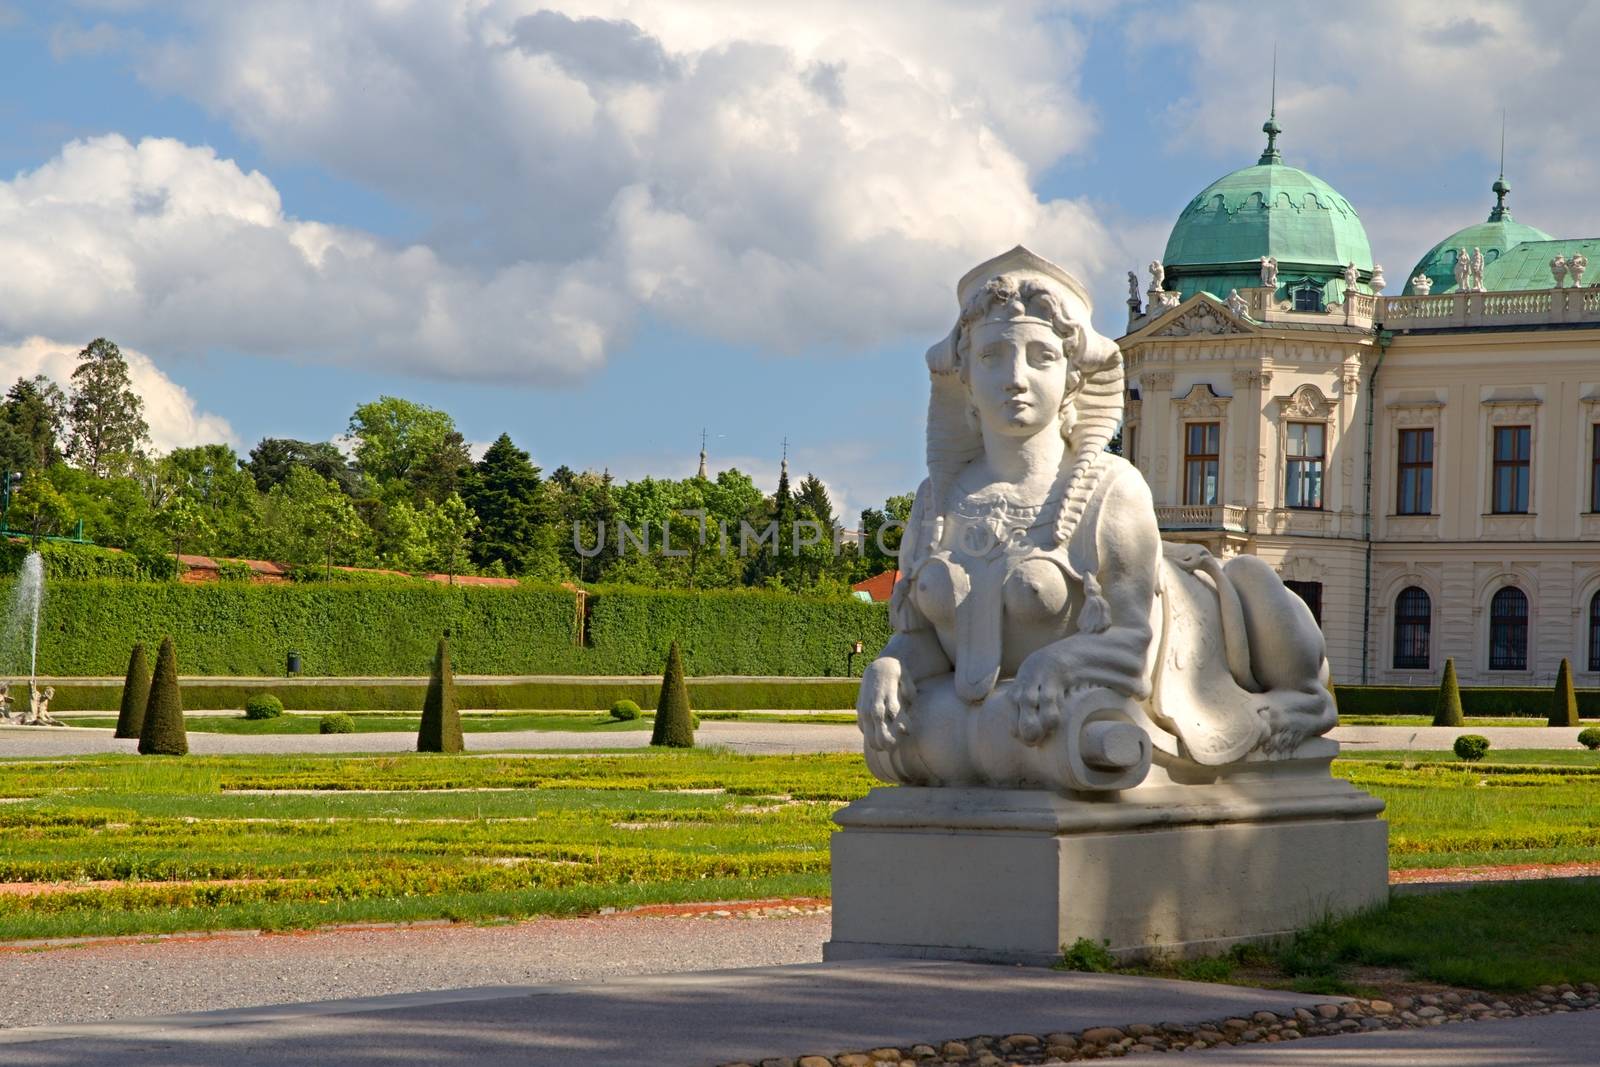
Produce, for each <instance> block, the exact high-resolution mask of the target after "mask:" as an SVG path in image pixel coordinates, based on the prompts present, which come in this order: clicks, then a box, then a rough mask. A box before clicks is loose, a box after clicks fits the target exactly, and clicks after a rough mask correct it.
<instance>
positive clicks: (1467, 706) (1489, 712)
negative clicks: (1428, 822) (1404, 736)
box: [1334, 685, 1600, 720]
mask: <svg viewBox="0 0 1600 1067" xmlns="http://www.w3.org/2000/svg"><path fill="white" fill-rule="evenodd" d="M1334 688H1335V690H1336V696H1337V698H1338V703H1339V714H1340V715H1424V716H1428V717H1432V715H1433V704H1434V701H1435V700H1436V699H1437V698H1438V695H1439V689H1438V687H1437V686H1399V685H1340V686H1335V687H1334ZM1550 693H1551V687H1550V686H1544V685H1541V686H1489V687H1484V688H1477V689H1474V688H1468V687H1466V686H1463V687H1462V689H1461V710H1462V713H1463V714H1465V715H1482V716H1493V717H1496V718H1528V719H1541V720H1542V719H1548V718H1549V715H1550ZM1577 693H1578V714H1579V716H1581V717H1582V718H1585V719H1600V689H1579V690H1578V691H1577Z"/></svg>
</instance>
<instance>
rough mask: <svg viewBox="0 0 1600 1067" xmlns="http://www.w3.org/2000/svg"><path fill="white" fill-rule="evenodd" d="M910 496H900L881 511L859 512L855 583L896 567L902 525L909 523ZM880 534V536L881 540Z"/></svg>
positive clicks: (886, 503)
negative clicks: (858, 542)
mask: <svg viewBox="0 0 1600 1067" xmlns="http://www.w3.org/2000/svg"><path fill="white" fill-rule="evenodd" d="M913 499H914V498H913V496H912V494H910V493H903V494H901V495H899V496H892V497H890V498H889V499H888V500H885V501H884V502H883V508H882V510H879V509H878V508H865V509H863V510H862V512H861V571H862V573H860V574H859V576H858V578H857V580H858V581H859V580H861V579H863V578H870V577H872V576H873V575H874V574H882V573H883V572H884V571H887V570H892V569H893V568H895V567H897V566H898V565H899V555H900V542H901V540H902V539H903V538H904V537H905V532H906V531H905V524H906V523H908V522H910V521H911V504H912V501H913ZM880 533H881V536H880Z"/></svg>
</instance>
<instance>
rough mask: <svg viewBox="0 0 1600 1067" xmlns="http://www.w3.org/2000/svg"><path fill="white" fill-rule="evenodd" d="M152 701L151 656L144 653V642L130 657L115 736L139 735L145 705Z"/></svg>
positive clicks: (124, 679)
mask: <svg viewBox="0 0 1600 1067" xmlns="http://www.w3.org/2000/svg"><path fill="white" fill-rule="evenodd" d="M148 703H150V658H149V657H148V656H146V655H145V654H144V642H142V641H141V642H139V643H137V644H135V645H134V646H133V654H132V655H130V656H129V657H128V673H127V676H126V677H124V678H123V680H122V706H121V708H120V709H119V710H118V712H117V730H116V733H115V734H113V735H112V736H113V737H138V736H139V733H140V730H141V728H142V727H143V726H144V709H145V705H146V704H148Z"/></svg>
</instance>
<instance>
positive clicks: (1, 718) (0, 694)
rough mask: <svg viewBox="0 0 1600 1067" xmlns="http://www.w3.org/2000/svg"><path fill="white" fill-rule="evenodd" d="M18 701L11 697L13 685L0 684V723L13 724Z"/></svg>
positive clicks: (7, 683) (8, 683)
mask: <svg viewBox="0 0 1600 1067" xmlns="http://www.w3.org/2000/svg"><path fill="white" fill-rule="evenodd" d="M15 705H16V701H14V700H13V699H12V697H11V683H10V682H0V722H11V721H13V720H12V715H11V712H12V709H13V708H14V707H15Z"/></svg>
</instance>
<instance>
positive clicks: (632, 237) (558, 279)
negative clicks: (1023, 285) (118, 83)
mask: <svg viewBox="0 0 1600 1067" xmlns="http://www.w3.org/2000/svg"><path fill="white" fill-rule="evenodd" d="M185 10H186V12H187V17H188V18H189V19H190V20H191V21H190V23H189V24H188V25H187V26H186V27H185V29H184V30H183V31H182V32H181V33H180V34H178V35H176V36H173V37H170V38H168V39H167V40H165V41H161V42H155V43H147V44H145V45H141V46H137V47H135V48H134V51H133V55H134V56H135V62H136V64H137V67H138V69H139V70H140V71H141V76H142V77H144V78H145V79H147V80H148V81H149V82H150V83H152V84H153V85H154V86H156V87H157V88H159V89H161V90H165V91H174V92H179V93H183V94H185V95H188V96H190V97H192V98H194V99H196V100H198V101H199V102H201V103H202V104H203V105H205V106H206V107H208V108H210V109H212V110H213V111H215V112H216V113H218V114H219V115H221V116H223V117H225V118H226V119H227V120H229V121H230V122H231V123H233V124H234V126H235V127H236V128H238V129H239V130H240V131H241V132H243V133H244V134H245V135H246V136H249V137H251V138H253V139H255V140H256V141H258V142H259V143H260V144H261V145H262V146H263V148H264V149H265V151H266V152H267V154H268V158H270V159H273V160H278V161H284V162H292V163H295V164H306V163H309V164H311V165H314V166H317V167H321V168H326V169H328V170H331V171H333V172H335V173H338V174H340V175H341V176H343V177H345V178H347V179H350V180H352V181H355V182H357V183H359V184H362V185H364V186H366V187H368V188H371V189H374V190H376V191H378V192H380V193H382V194H383V195H385V196H387V197H389V198H391V199H392V200H394V201H396V202H400V203H403V204H405V205H407V206H408V207H410V208H412V209H414V210H416V211H417V212H418V213H419V214H420V215H421V216H423V217H425V218H427V219H428V220H429V222H430V225H431V228H430V230H429V233H428V235H427V237H426V239H425V241H424V242H423V243H420V244H418V245H415V246H412V247H408V248H398V249H397V248H390V247H387V246H386V245H385V244H383V243H382V242H380V241H377V240H374V239H373V238H371V237H370V236H369V235H365V234H362V233H358V232H354V231H352V230H349V229H342V228H337V227H328V226H323V225H320V224H318V223H314V222H308V221H303V220H298V219H295V218H292V217H290V216H287V215H285V214H284V211H283V208H282V206H281V204H280V203H279V200H278V194H277V192H276V190H275V189H274V188H273V186H272V183H271V182H270V181H269V180H268V179H267V178H266V177H264V176H262V175H261V174H257V173H250V174H246V173H243V172H242V171H240V170H239V169H238V168H237V167H236V166H235V165H234V164H233V163H231V162H230V161H227V160H222V159H217V158H215V157H214V156H212V155H211V154H210V153H209V151H208V150H206V149H203V148H197V147H192V146H185V145H181V144H177V143H174V142H167V141H146V142H142V143H141V144H139V145H137V146H129V145H127V144H125V143H122V142H120V141H119V140H117V139H115V138H112V139H102V140H98V141H91V142H85V143H81V144H74V145H72V146H69V147H68V149H67V150H66V151H65V152H64V153H63V155H62V157H61V158H59V159H57V160H55V161H52V162H51V163H50V164H48V165H47V166H46V167H45V168H42V169H41V171H39V172H35V173H34V174H33V175H25V176H24V177H23V178H22V179H19V182H22V183H26V184H29V185H30V186H31V187H32V188H35V189H37V190H38V191H39V193H38V195H36V196H34V197H33V198H31V199H30V200H29V201H28V202H27V203H26V204H25V205H24V206H22V207H21V208H20V209H18V210H17V211H15V212H14V213H12V214H11V216H10V218H9V219H7V218H6V217H5V216H4V215H0V223H5V224H6V229H8V230H10V229H13V227H14V225H15V224H17V223H21V224H22V228H23V229H24V230H26V237H25V239H26V241H27V243H28V244H29V246H30V247H31V248H32V249H33V254H32V256H31V257H29V258H32V259H34V260H35V261H37V260H39V259H41V258H44V259H48V260H50V262H49V263H46V264H44V265H43V266H44V267H45V268H46V270H45V273H46V274H49V275H52V276H53V278H54V280H55V281H57V282H59V281H61V280H62V273H63V270H65V271H68V272H69V273H70V276H71V277H72V278H74V279H75V280H76V283H77V284H76V286H75V288H76V290H77V291H76V292H73V293H71V294H70V295H67V294H63V293H62V291H61V287H60V286H59V285H51V286H49V287H48V289H47V290H46V291H40V290H41V289H45V287H44V286H43V285H42V284H41V285H39V286H35V287H34V290H33V291H32V292H31V293H30V294H29V299H28V300H26V301H24V302H22V303H21V304H20V306H22V307H24V308H27V309H29V310H28V311H27V313H26V315H21V314H18V315H16V316H15V317H17V318H23V317H25V318H27V319H29V320H30V322H28V323H22V322H16V321H10V320H8V319H0V326H6V327H9V328H10V329H12V330H13V331H19V330H24V329H39V330H45V329H46V328H47V327H48V328H49V329H50V330H51V331H53V332H57V333H60V334H65V333H66V331H64V330H61V329H60V328H59V325H58V324H59V323H60V322H62V321H66V322H69V323H70V324H71V325H72V326H74V327H75V328H76V332H82V331H83V329H84V328H86V325H87V320H88V319H90V318H94V317H95V316H100V317H99V318H96V319H95V321H96V322H97V323H99V322H103V321H105V320H106V319H107V318H110V319H115V320H116V321H115V322H114V323H113V324H112V325H106V326H104V327H99V326H96V327H95V329H103V330H107V331H109V330H111V329H113V328H114V327H115V328H118V329H123V328H124V327H126V329H125V331H124V332H125V335H126V336H129V337H135V336H137V338H138V340H139V341H140V342H141V343H143V344H145V345H146V346H147V347H150V348H152V349H155V348H156V347H157V346H158V345H160V346H182V347H206V346H222V347H232V348H238V349H243V350H248V351H254V352H264V353H268V354H276V353H285V354H293V355H301V356H303V357H307V358H323V359H329V360H336V361H340V362H345V363H361V364H368V365H372V364H379V365H383V366H385V367H389V366H397V367H399V368H401V369H406V370H412V371H421V372H425V373H432V374H436V375H441V376H450V377H480V378H493V379H497V380H505V379H508V378H518V379H522V380H526V381H549V380H552V379H560V378H568V377H574V376H578V375H581V374H583V373H585V372H586V371H587V370H589V369H591V368H593V367H594V366H595V365H597V364H598V363H599V362H601V361H602V360H603V359H604V358H605V356H606V355H607V354H608V353H609V352H611V351H613V350H614V349H615V348H616V346H617V345H618V343H619V341H620V340H622V339H623V338H625V337H626V336H627V335H628V333H629V331H630V329H631V328H632V326H633V324H634V323H635V322H636V321H637V319H638V316H639V315H640V313H641V312H648V313H650V314H652V315H654V316H658V317H661V318H664V319H666V320H668V321H670V322H671V323H673V324H674V325H676V326H678V327H681V328H684V329H687V330H689V331H691V332H695V333H700V334H704V335H708V336H712V337H716V338H719V339H724V340H728V341H732V342H736V343H754V344H759V345H761V346H763V347H767V348H771V349H774V350H787V351H796V350H801V349H806V350H815V349H817V348H819V347H829V346H845V345H858V344H869V343H878V342H883V341H887V340H897V339H900V338H903V337H905V336H907V335H908V334H909V335H915V336H917V337H919V338H920V337H924V336H931V335H932V334H936V333H937V332H939V331H940V330H942V329H943V328H944V327H945V326H947V325H948V321H949V319H950V317H951V314H952V311H953V298H952V295H951V291H950V290H951V285H952V283H953V281H954V279H955V278H956V277H958V276H959V275H960V274H961V272H962V271H964V270H965V269H966V268H967V267H969V266H971V265H972V263H974V262H976V261H977V260H978V259H980V258H983V257H985V256H988V255H992V254H995V253H997V252H999V251H1003V250H1004V249H1005V248H1008V247H1010V246H1011V245H1012V244H1015V243H1018V242H1026V243H1029V244H1030V245H1033V246H1034V247H1036V248H1037V249H1038V250H1039V251H1041V252H1043V253H1044V254H1046V255H1050V256H1052V257H1053V258H1057V259H1059V260H1060V261H1061V262H1063V263H1064V264H1066V265H1068V266H1070V267H1073V268H1075V269H1077V270H1079V271H1082V272H1084V273H1086V274H1091V275H1092V274H1094V273H1096V272H1097V271H1100V270H1102V269H1103V268H1104V267H1105V265H1106V260H1105V256H1106V251H1107V246H1108V243H1109V242H1108V239H1107V237H1106V235H1105V233H1104V231H1103V230H1102V228H1101V227H1100V225H1099V223H1098V222H1097V221H1096V217H1095V215H1094V214H1093V213H1092V212H1090V211H1088V210H1087V209H1086V208H1085V206H1084V205H1083V204H1081V203H1080V202H1078V201H1073V200H1051V201H1041V200H1040V199H1039V197H1038V196H1036V195H1035V193H1034V192H1033V191H1032V188H1031V183H1032V181H1033V179H1034V178H1035V177H1036V176H1037V175H1038V173H1039V172H1040V171H1041V170H1042V169H1043V168H1044V167H1046V166H1048V165H1050V164H1051V163H1052V162H1054V161H1055V160H1056V159H1058V158H1059V157H1060V156H1061V155H1062V154H1063V153H1065V152H1070V151H1073V150H1074V149H1076V148H1078V147H1080V146H1081V145H1082V144H1083V143H1084V142H1085V140H1086V139H1087V137H1088V136H1089V135H1090V134H1091V132H1092V131H1093V128H1094V127H1093V117H1092V115H1093V113H1092V109H1091V108H1089V107H1088V106H1086V105H1085V104H1084V103H1083V101H1082V100H1081V99H1079V97H1078V94H1077V92H1076V85H1075V78H1076V73H1075V72H1076V69H1077V67H1078V65H1079V62H1080V60H1081V57H1082V52H1083V48H1084V40H1083V37H1082V35H1081V34H1080V33H1079V32H1078V30H1077V29H1076V28H1075V27H1074V26H1073V24H1072V23H1071V22H1070V21H1068V20H1067V19H1064V18H1061V17H1059V16H1060V12H1059V11H1054V10H1050V9H1048V7H1047V5H1044V4H1042V3H1035V2H1029V0H1013V2H1011V3H1000V4H993V5H983V6H979V5H971V4H967V3H964V2H960V0H946V2H942V3H937V4H925V3H917V4H910V3H881V4H858V3H851V2H847V0H818V2H814V3H810V4H807V5H805V6H804V7H800V6H797V5H782V4H750V3H747V2H736V0H707V2H704V3H699V4H670V5H668V4H645V3H636V2H632V0H568V2H564V3H555V4H542V3H538V2H535V0H450V2H444V0H352V2H351V3H347V4H343V5H341V6H340V8H339V11H338V14H337V16H334V15H332V14H330V13H329V11H328V9H327V8H326V6H325V5H323V4H321V3H319V2H314V0H277V2H263V3H254V4H210V5H191V6H189V7H188V8H186V9H185ZM152 171H159V172H160V173H158V174H157V173H151V172H152ZM68 172H71V173H70V174H69V173H68ZM69 179H70V182H71V183H72V184H71V188H73V189H75V190H77V191H78V195H77V196H76V198H75V199H74V198H73V197H72V196H65V197H64V196H63V195H62V192H63V189H64V188H66V187H67V183H68V182H69ZM17 186H18V183H17V182H14V183H12V186H11V187H10V188H9V189H6V190H3V192H0V212H3V211H4V210H5V208H4V199H3V194H4V193H10V194H12V195H13V196H15V195H17V192H18V190H17ZM35 220H37V222H35ZM134 231H137V232H138V234H139V236H138V238H134V237H132V236H130V234H131V233H132V232H134ZM8 240H17V241H20V240H21V239H19V238H8ZM152 245H153V246H154V247H152ZM0 251H4V249H0ZM62 263H66V264H70V267H68V268H59V267H55V268H54V269H52V267H54V265H55V264H62ZM38 266H39V264H38V263H37V262H35V264H34V265H33V269H35V270H36V269H37V267H38ZM5 273H7V271H6V270H5V268H0V284H3V283H5V282H6V281H8V279H6V278H5V277H4V274H5ZM18 273H20V271H19V272H18ZM85 280H87V281H88V283H89V284H87V285H85V284H84V281H85ZM14 306H15V305H14ZM40 320H42V324H40V325H37V326H35V325H32V322H33V321H40Z"/></svg>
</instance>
